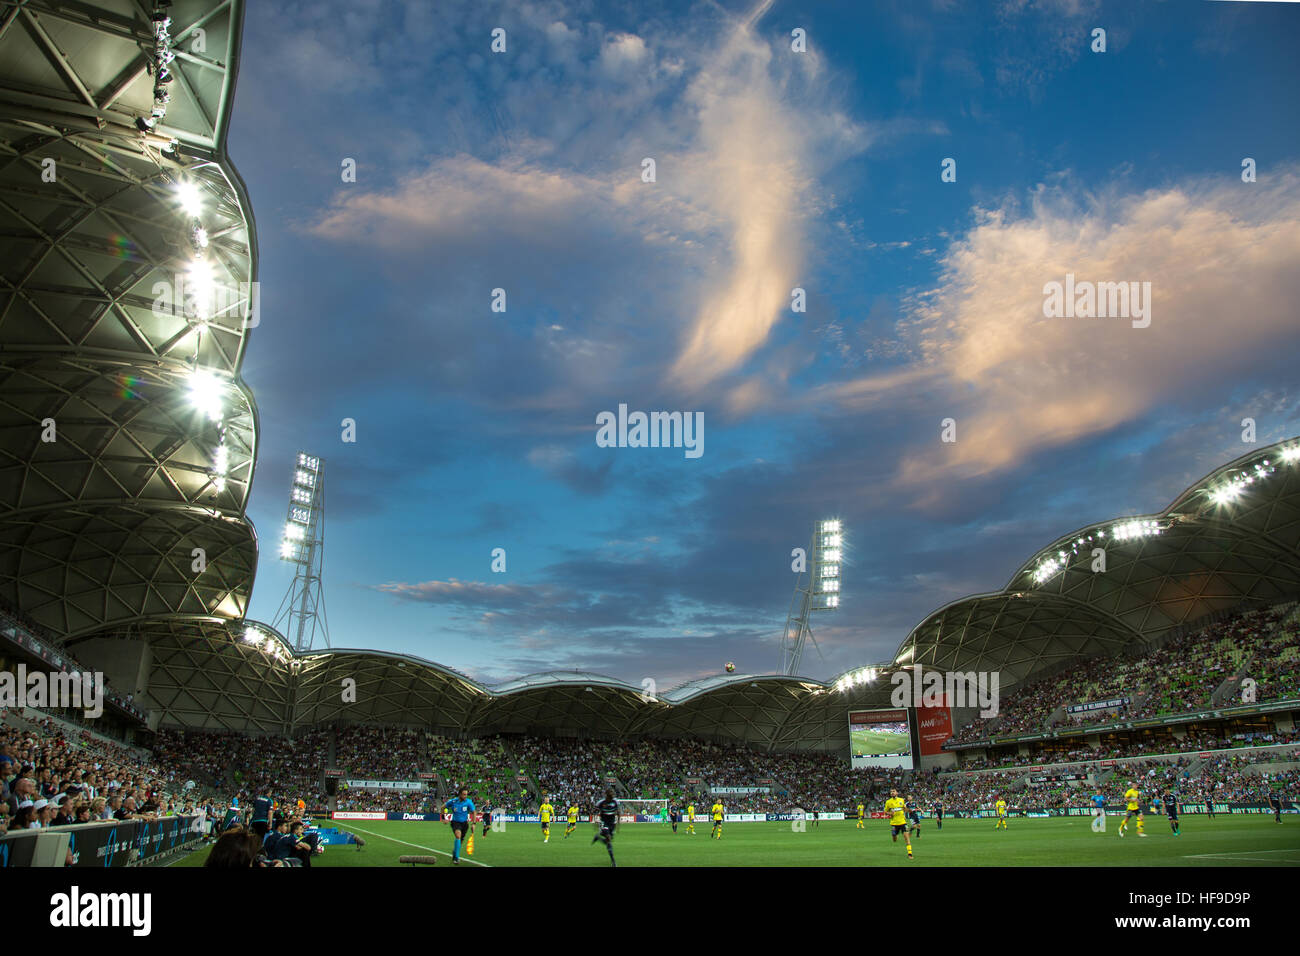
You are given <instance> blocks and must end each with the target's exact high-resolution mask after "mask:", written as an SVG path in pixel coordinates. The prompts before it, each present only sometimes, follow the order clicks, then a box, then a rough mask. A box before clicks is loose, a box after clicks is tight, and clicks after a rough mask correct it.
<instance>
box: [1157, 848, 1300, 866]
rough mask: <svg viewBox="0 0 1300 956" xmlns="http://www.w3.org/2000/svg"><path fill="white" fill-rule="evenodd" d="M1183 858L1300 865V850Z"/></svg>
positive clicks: (1208, 854)
mask: <svg viewBox="0 0 1300 956" xmlns="http://www.w3.org/2000/svg"><path fill="white" fill-rule="evenodd" d="M1265 853H1290V854H1292V859H1281V860H1279V859H1278V858H1277V857H1273V856H1264V855H1263V854H1265ZM1183 858H1184V859H1187V860H1260V861H1262V862H1264V863H1300V850H1293V849H1285V850H1249V851H1243V852H1240V853H1185V854H1183Z"/></svg>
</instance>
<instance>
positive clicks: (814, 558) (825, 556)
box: [781, 518, 844, 677]
mask: <svg viewBox="0 0 1300 956" xmlns="http://www.w3.org/2000/svg"><path fill="white" fill-rule="evenodd" d="M843 545H844V536H843V533H842V532H841V530H840V522H839V519H838V518H829V519H827V520H825V521H819V522H817V524H816V525H815V526H814V527H813V534H812V541H811V542H810V543H809V545H808V554H809V558H810V560H809V562H808V583H807V584H806V585H805V584H804V583H803V573H802V572H800V574H799V575H798V576H797V577H796V578H795V582H794V595H793V596H792V597H791V598H790V611H789V613H788V614H787V615H786V619H785V634H784V635H782V637H781V673H782V674H786V675H788V676H791V677H793V676H796V675H797V674H798V673H799V667H800V665H801V664H802V663H803V649H804V645H805V644H806V643H807V642H808V641H812V645H813V647H814V648H816V649H817V654H818V656H821V648H820V647H817V639H816V638H815V637H813V632H812V615H813V612H815V611H834V610H836V609H837V608H838V607H839V606H840V567H841V564H842V556H843ZM796 607H797V608H798V610H797V611H796Z"/></svg>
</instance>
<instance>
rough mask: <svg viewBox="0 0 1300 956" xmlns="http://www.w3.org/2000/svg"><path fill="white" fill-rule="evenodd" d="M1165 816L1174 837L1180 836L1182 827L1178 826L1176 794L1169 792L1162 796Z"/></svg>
mask: <svg viewBox="0 0 1300 956" xmlns="http://www.w3.org/2000/svg"><path fill="white" fill-rule="evenodd" d="M1164 802H1165V816H1166V817H1168V818H1169V829H1170V830H1173V831H1174V836H1182V835H1183V830H1182V827H1180V826H1179V825H1178V794H1176V793H1174V792H1173V791H1172V790H1170V791H1169V792H1168V793H1166V794H1165V796H1164Z"/></svg>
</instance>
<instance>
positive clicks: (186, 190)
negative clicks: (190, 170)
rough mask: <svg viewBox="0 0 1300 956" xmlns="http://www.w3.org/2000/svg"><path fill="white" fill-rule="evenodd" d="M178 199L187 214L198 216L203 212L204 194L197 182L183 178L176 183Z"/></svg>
mask: <svg viewBox="0 0 1300 956" xmlns="http://www.w3.org/2000/svg"><path fill="white" fill-rule="evenodd" d="M176 201H177V202H179V203H180V204H181V208H182V209H183V210H185V214H186V215H187V216H192V217H196V218H197V217H198V215H199V214H200V213H202V212H203V194H202V193H201V192H200V191H199V187H198V185H197V184H196V183H193V182H191V181H190V180H188V179H182V180H181V181H180V182H178V183H177V184H176Z"/></svg>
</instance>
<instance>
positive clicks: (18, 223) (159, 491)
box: [0, 0, 257, 641]
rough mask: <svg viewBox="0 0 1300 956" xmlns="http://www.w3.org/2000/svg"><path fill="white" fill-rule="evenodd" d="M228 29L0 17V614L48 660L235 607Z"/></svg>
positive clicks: (234, 305) (16, 10) (40, 5)
mask: <svg viewBox="0 0 1300 956" xmlns="http://www.w3.org/2000/svg"><path fill="white" fill-rule="evenodd" d="M242 17H243V3H242V0H176V2H175V3H173V4H172V5H170V6H169V7H167V8H165V9H164V10H158V11H155V8H154V6H153V4H152V3H150V2H146V0H100V2H98V3H96V4H95V5H94V6H93V7H92V6H90V5H88V4H80V3H61V2H53V0H28V2H24V3H17V4H15V3H3V4H0V157H2V158H0V392H2V393H3V395H4V401H3V403H0V434H2V435H3V442H2V443H0V447H2V448H3V457H0V600H3V601H4V602H5V603H6V604H7V605H8V606H10V607H12V608H14V609H15V610H16V611H18V612H20V613H21V614H23V615H25V616H26V617H27V618H28V619H30V620H32V621H33V622H35V623H36V624H37V625H40V626H41V627H43V628H45V629H46V630H48V631H49V632H50V633H51V634H52V635H53V636H54V637H56V638H57V639H59V640H64V641H76V640H78V639H82V638H87V637H93V636H94V635H96V634H99V633H102V632H104V631H105V630H106V629H111V630H112V631H113V633H120V632H121V629H122V628H124V627H126V626H134V627H136V628H138V629H140V632H141V633H144V632H145V631H147V630H148V629H149V628H150V627H154V626H157V625H158V623H159V622H160V621H167V622H169V623H168V625H167V626H168V627H170V626H171V624H172V623H174V622H178V621H196V622H199V621H221V620H227V621H233V620H239V619H242V618H243V616H244V614H245V612H246V609H247V607H248V598H249V594H250V592H251V589H252V585H253V577H254V573H255V571H256V566H257V541H256V536H255V533H254V531H253V528H252V526H251V525H250V524H249V523H248V521H247V520H246V518H245V507H246V505H247V501H248V494H249V490H250V486H251V482H252V478H253V468H254V462H255V459H256V442H257V408H256V405H255V404H254V401H253V397H252V395H251V394H250V392H249V390H248V389H247V387H246V386H245V385H244V384H243V382H242V381H241V380H240V377H239V370H240V365H241V363H242V361H243V357H244V352H245V349H246V347H247V344H248V336H249V330H250V329H251V328H252V326H254V325H255V324H256V315H255V312H254V303H255V302H256V299H257V295H256V291H255V290H256V280H257V243H256V235H255V230H254V224H253V218H252V213H251V210H250V208H249V203H248V199H247V196H246V195H245V190H244V186H243V184H242V182H241V181H240V179H239V176H238V174H237V173H236V172H235V169H234V167H233V166H232V165H231V164H230V162H229V160H228V159H227V157H226V152H225V142H226V132H227V121H228V117H229V112H230V103H231V101H232V99H233V95H234V82H235V72H236V68H237V64H238V53H239V34H240V24H241V21H242ZM168 18H170V19H168Z"/></svg>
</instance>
